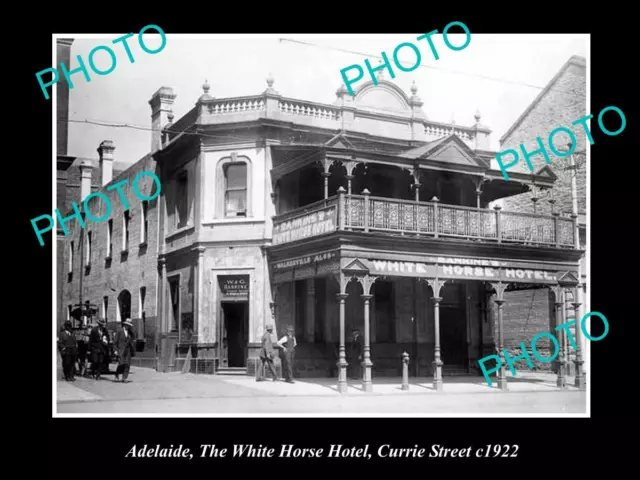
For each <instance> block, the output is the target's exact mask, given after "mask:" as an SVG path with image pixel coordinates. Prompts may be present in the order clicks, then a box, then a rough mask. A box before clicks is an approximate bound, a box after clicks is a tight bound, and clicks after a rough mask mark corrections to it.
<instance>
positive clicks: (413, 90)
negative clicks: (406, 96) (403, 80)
mask: <svg viewBox="0 0 640 480" xmlns="http://www.w3.org/2000/svg"><path fill="white" fill-rule="evenodd" d="M411 94H412V95H413V96H416V95H417V94H418V86H417V85H416V81H415V80H414V81H413V83H412V84H411Z"/></svg>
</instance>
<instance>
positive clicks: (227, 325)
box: [222, 302, 249, 367]
mask: <svg viewBox="0 0 640 480" xmlns="http://www.w3.org/2000/svg"><path fill="white" fill-rule="evenodd" d="M248 305H249V304H248V303H247V302H222V312H223V314H224V332H225V333H226V337H225V338H226V350H227V352H226V353H227V361H228V363H227V365H228V366H229V367H246V366H247V345H248V343H249V316H248V315H247V313H248Z"/></svg>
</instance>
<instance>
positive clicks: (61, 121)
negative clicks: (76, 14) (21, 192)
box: [56, 38, 75, 327]
mask: <svg viewBox="0 0 640 480" xmlns="http://www.w3.org/2000/svg"><path fill="white" fill-rule="evenodd" d="M72 43H73V40H72V39H68V38H58V39H57V40H56V62H57V63H58V64H60V62H64V64H65V65H69V57H70V50H71V44H72ZM56 102H57V110H56V123H57V126H56V128H57V129H56V131H57V138H56V154H57V158H56V177H57V178H56V202H57V205H65V206H66V201H67V198H66V197H67V189H66V184H67V171H68V169H69V167H70V166H71V164H72V163H73V161H74V160H75V158H74V157H70V156H68V155H67V139H68V123H69V122H68V121H69V85H68V84H67V83H66V82H60V83H59V84H58V85H57V86H56ZM56 252H57V253H56V262H57V270H56V272H57V282H58V285H60V284H61V283H62V281H63V279H64V274H63V272H62V266H63V265H64V263H63V262H64V234H63V232H62V230H61V229H60V228H58V230H57V240H56ZM58 293H59V294H62V290H61V289H58ZM57 303H58V309H57V312H56V316H57V323H58V326H59V327H60V326H61V325H62V322H63V321H64V319H65V318H66V314H65V312H64V308H63V307H62V297H61V296H60V295H58V297H57Z"/></svg>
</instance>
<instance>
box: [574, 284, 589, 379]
mask: <svg viewBox="0 0 640 480" xmlns="http://www.w3.org/2000/svg"><path fill="white" fill-rule="evenodd" d="M580 288H581V287H580V285H578V286H577V287H576V288H574V290H573V299H574V302H573V311H574V315H575V317H576V345H577V347H578V348H577V349H576V359H575V360H574V362H575V365H576V381H575V386H576V387H578V388H579V389H580V390H585V389H586V385H587V379H586V375H585V374H584V370H583V367H582V365H584V360H583V358H582V331H581V327H580V320H581V319H582V312H581V311H580V306H581V305H582V304H581V303H579V298H580V297H578V292H579V291H580Z"/></svg>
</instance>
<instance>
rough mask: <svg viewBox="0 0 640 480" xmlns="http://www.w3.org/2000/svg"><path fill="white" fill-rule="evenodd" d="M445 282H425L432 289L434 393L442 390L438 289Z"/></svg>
mask: <svg viewBox="0 0 640 480" xmlns="http://www.w3.org/2000/svg"><path fill="white" fill-rule="evenodd" d="M445 281H446V280H438V279H433V280H427V282H428V283H429V285H431V288H432V289H433V297H432V298H431V300H433V326H434V346H433V388H434V389H435V390H436V391H441V390H442V365H443V364H442V360H441V358H440V302H441V301H442V297H441V296H440V289H441V288H442V287H443V285H444V283H445Z"/></svg>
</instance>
